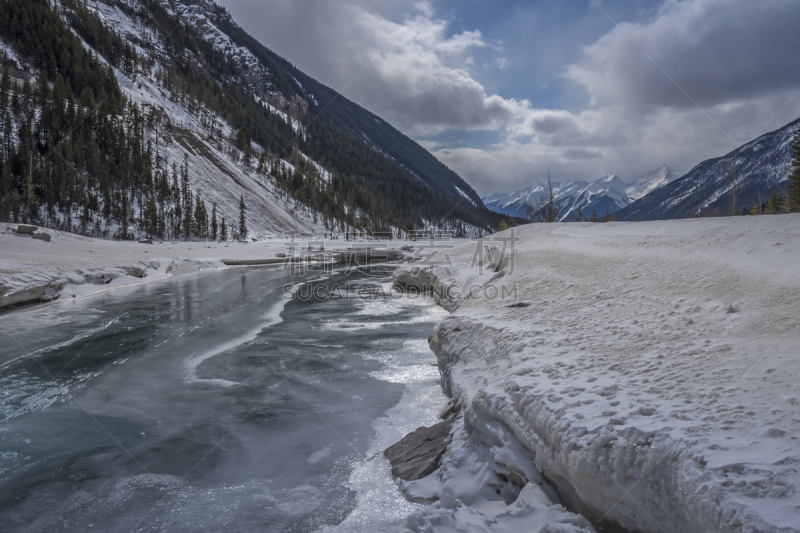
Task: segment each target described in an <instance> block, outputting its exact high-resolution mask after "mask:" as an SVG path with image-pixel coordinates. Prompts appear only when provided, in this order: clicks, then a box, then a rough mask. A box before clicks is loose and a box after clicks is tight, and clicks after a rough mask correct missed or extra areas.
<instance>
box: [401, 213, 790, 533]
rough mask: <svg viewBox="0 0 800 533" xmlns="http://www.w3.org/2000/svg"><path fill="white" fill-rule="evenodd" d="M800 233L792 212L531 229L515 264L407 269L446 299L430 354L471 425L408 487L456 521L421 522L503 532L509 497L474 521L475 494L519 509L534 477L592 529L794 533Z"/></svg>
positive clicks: (465, 259) (440, 515)
mask: <svg viewBox="0 0 800 533" xmlns="http://www.w3.org/2000/svg"><path fill="white" fill-rule="evenodd" d="M798 228H800V215H779V216H762V217H742V218H726V219H694V220H681V221H672V222H651V223H648V222H644V223H639V224H622V223H609V224H602V225H596V224H568V225H567V224H547V225H543V224H542V225H528V226H524V227H522V228H516V230H517V231H516V233H515V236H516V237H519V238H521V242H519V243H517V245H516V246H515V248H514V253H513V255H512V254H509V253H506V254H505V256H506V257H505V258H500V259H495V260H493V261H489V262H488V263H484V264H483V265H481V263H480V262H476V261H474V258H475V257H476V254H475V246H476V245H480V244H476V243H470V244H467V245H463V246H460V247H457V248H456V249H455V250H450V251H448V254H449V257H450V259H451V262H452V264H451V265H450V266H449V267H448V268H443V267H442V266H441V265H440V266H439V267H438V268H435V269H434V271H433V272H431V269H430V268H429V267H426V266H425V265H424V264H422V262H418V263H411V264H410V265H407V266H403V267H401V268H400V269H398V271H397V272H396V273H395V277H396V279H398V281H401V280H402V281H403V282H404V283H409V282H412V281H413V280H414V279H417V280H418V281H419V282H422V283H427V284H433V285H437V286H438V287H439V288H449V289H451V290H450V292H449V293H444V294H446V295H445V297H444V300H446V301H447V302H449V305H450V307H451V308H453V309H455V311H454V312H453V313H452V314H451V316H450V317H449V318H448V319H446V320H445V321H444V322H443V323H442V325H441V326H440V328H439V330H438V332H437V335H436V336H435V337H434V338H433V339H432V341H431V347H432V349H433V350H434V352H435V353H436V354H437V356H438V362H439V368H440V370H441V372H442V375H443V379H444V384H445V385H446V388H447V389H448V390H450V391H451V392H452V395H453V398H454V401H455V403H456V404H457V409H458V411H459V412H460V413H461V414H462V415H463V419H464V424H463V426H461V427H456V428H455V430H454V435H453V443H454V444H453V445H452V446H451V450H450V451H448V452H447V454H446V456H445V457H446V458H445V461H444V464H445V468H444V469H442V470H440V471H438V472H435V473H434V474H431V476H429V477H428V478H425V479H424V480H421V481H420V482H412V483H413V485H404V489H405V490H406V491H407V493H408V494H409V495H411V496H413V495H415V494H417V495H419V496H426V497H429V498H430V497H439V498H442V501H443V504H442V505H440V506H439V507H442V508H444V507H447V508H449V509H451V510H452V509H456V510H457V511H458V512H452V511H448V510H442V509H437V508H431V509H430V510H429V511H427V512H426V513H421V516H415V517H413V519H410V520H409V523H410V524H412V523H413V524H418V523H420V522H421V521H422V522H423V524H427V523H431V524H432V523H434V520H435V521H438V523H439V524H443V525H444V526H446V527H447V529H443V530H448V531H470V530H472V529H474V530H479V531H480V530H500V531H502V530H505V529H510V527H509V525H510V523H511V522H509V518H508V515H509V514H513V513H512V511H514V509H515V507H514V506H515V505H516V502H514V500H513V497H509V498H507V499H506V500H505V501H495V502H494V506H493V507H491V506H487V505H484V506H481V507H479V508H477V509H473V508H472V507H471V505H470V501H471V500H470V499H469V495H470V494H473V495H474V494H476V493H479V494H487V492H488V491H486V490H484V492H482V493H481V492H480V489H481V488H483V489H487V488H493V489H494V488H496V489H497V490H498V491H499V492H498V494H499V493H503V494H508V493H515V494H520V497H522V495H523V494H527V493H526V491H527V490H528V488H529V487H530V485H531V484H534V485H538V477H537V474H536V473H537V472H541V473H542V474H543V475H544V477H545V478H546V479H547V480H549V482H550V486H551V487H552V488H553V489H555V490H556V491H557V496H555V497H553V496H550V498H551V499H550V501H551V502H553V501H560V502H561V503H562V504H564V505H566V506H567V507H568V508H569V509H570V510H572V511H576V512H579V513H580V514H582V515H583V516H585V517H586V518H588V519H589V521H590V522H591V523H592V524H595V525H600V526H603V525H608V526H619V527H622V528H625V529H626V530H629V531H639V532H643V533H650V532H652V533H655V532H662V533H691V532H697V533H700V532H723V531H724V532H756V531H758V532H778V531H781V532H793V531H800V507H799V506H798V495H797V486H798V485H799V484H800V471H798V468H797V465H798V464H800V448H798V446H797V444H796V441H797V438H798V437H797V435H798V433H799V432H800V390H798V384H797V376H798V374H800V358H798V357H797V340H798V338H800V326H799V325H798V321H797V317H798V316H800V298H798V296H800V283H798V279H797V276H796V272H797V269H796V265H798V264H800V230H799V229H798ZM510 236H511V233H510V231H507V232H503V233H501V234H498V235H496V236H495V237H510ZM484 242H485V243H486V245H487V247H486V248H484V249H488V247H489V246H494V247H500V246H502V243H501V242H500V241H499V240H496V241H495V242H492V241H490V240H487V241H484ZM507 252H508V250H507ZM481 269H483V272H480V271H481ZM495 271H497V272H495ZM489 280H492V281H489ZM480 287H484V288H483V289H482V290H475V288H480ZM470 288H473V290H472V291H471V292H470V290H469V289H470ZM504 291H505V292H504ZM448 461H451V462H452V461H460V464H461V465H462V466H463V467H464V468H460V469H459V468H455V465H452V464H451V465H450V466H448V464H449V463H448ZM469 465H472V466H471V467H469ZM545 488H546V487H545ZM544 492H545V493H546V494H547V493H548V491H547V490H544ZM459 494H464V495H465V499H464V500H461V499H460V498H459ZM554 498H555V499H554ZM454 499H455V500H458V501H453V500H454ZM445 500H446V502H447V505H444V501H445ZM476 501H477V500H476ZM517 501H519V500H517ZM539 501H541V500H539ZM521 506H522V507H523V508H528V512H531V513H533V512H534V510H535V507H534V508H529V507H527V506H528V503H527V498H526V499H522V503H521ZM464 507H467V508H469V512H467V511H465V510H464ZM515 512H519V509H517V510H516V511H515ZM467 516H469V517H472V518H474V517H475V516H480V517H482V519H483V522H482V523H483V524H484V525H483V526H482V528H478V527H475V528H472V527H471V526H469V525H468V524H466V523H463V522H462V521H461V517H467ZM538 516H539V517H540V519H541V514H540V515H538ZM426 520H427V522H425V521H426ZM476 521H477V520H472V521H471V522H470V523H471V524H472V523H475V522H476ZM489 524H491V525H489ZM540 527H541V524H540V523H539V525H538V526H537V527H536V528H534V529H533V530H534V531H545V529H539V528H540ZM551 527H552V529H551V530H559V531H560V529H556V525H555V523H554V524H553V525H552V526H551ZM558 527H561V526H558ZM411 529H414V530H417V531H425V529H424V528H423V527H420V528H415V527H411ZM436 530H437V531H439V529H436Z"/></svg>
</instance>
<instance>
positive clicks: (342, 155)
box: [0, 0, 499, 236]
mask: <svg viewBox="0 0 800 533" xmlns="http://www.w3.org/2000/svg"><path fill="white" fill-rule="evenodd" d="M34 3H35V9H36V17H37V20H39V19H42V20H45V19H46V22H47V24H49V25H51V26H52V25H58V26H59V27H58V31H59V32H61V33H60V34H59V35H60V36H61V37H60V39H61V41H64V37H63V36H64V34H65V33H67V34H68V33H70V32H71V33H72V34H73V37H72V38H73V39H74V38H75V37H77V38H78V42H79V44H78V45H77V48H78V49H79V50H78V51H77V52H75V53H80V54H84V55H85V53H86V52H88V53H89V54H90V55H91V57H92V58H96V59H93V60H92V61H95V62H96V63H97V62H99V64H100V66H96V64H92V65H91V68H93V69H95V70H94V71H92V73H91V76H94V79H97V77H98V76H100V77H102V76H104V75H106V74H104V72H110V73H112V74H113V76H110V78H111V79H110V80H109V81H108V83H107V84H106V86H105V87H104V91H105V92H104V93H102V94H100V93H98V92H97V90H98V89H97V86H98V83H97V82H93V83H94V86H93V87H89V88H88V89H87V90H89V94H88V95H87V94H84V93H85V92H86V91H85V90H84V88H85V86H86V82H85V80H86V79H89V80H90V81H91V80H92V78H91V77H90V76H84V77H83V78H81V77H80V76H79V74H80V73H77V74H76V73H74V72H72V71H71V70H70V69H71V68H72V67H71V64H70V63H69V62H68V61H67V60H66V59H63V58H62V57H61V56H60V55H59V54H58V53H53V54H49V55H48V51H47V50H45V48H46V47H47V46H52V43H48V42H47V36H45V35H42V34H41V33H36V32H34V33H33V35H32V36H30V37H29V38H28V41H27V42H23V41H20V40H19V39H18V37H17V36H16V34H14V33H13V32H10V30H9V31H6V30H7V28H6V30H2V31H0V71H1V70H2V67H3V66H7V67H10V73H11V76H12V80H11V86H12V87H21V86H22V85H23V83H24V82H25V81H35V80H36V79H38V77H39V75H40V73H41V72H45V71H46V72H47V73H48V75H49V76H50V83H51V85H52V84H53V76H54V75H55V74H54V73H59V75H60V76H62V77H63V78H64V79H65V83H66V85H68V86H71V88H72V90H73V93H74V94H75V95H76V98H77V96H78V95H79V96H80V98H81V101H82V102H83V105H87V106H88V105H89V104H88V103H89V102H90V101H91V102H95V101H96V102H98V105H99V104H100V103H103V102H104V100H105V95H107V94H113V95H115V98H116V95H121V96H120V97H119V100H120V104H119V105H118V106H117V107H116V108H115V112H116V110H117V109H118V110H121V112H122V115H120V117H119V119H117V118H116V117H113V118H112V117H110V116H109V117H108V118H109V119H110V120H111V121H112V122H114V121H117V120H121V121H125V123H126V124H127V123H128V122H130V123H131V124H132V125H135V127H134V126H131V127H130V128H128V126H127V125H126V128H127V130H126V132H125V133H126V134H129V135H130V139H128V142H134V137H136V140H135V142H136V143H138V144H137V147H139V148H136V149H137V150H139V152H140V153H137V155H136V157H140V156H141V157H146V158H148V161H150V166H151V167H147V165H145V166H143V167H137V169H136V170H135V172H140V170H139V169H140V168H152V169H153V171H152V173H151V174H152V175H149V176H147V175H146V176H143V177H142V176H137V177H136V182H135V183H134V182H131V181H128V182H125V180H122V179H120V180H119V181H114V182H113V183H111V185H108V186H105V187H106V190H100V189H99V188H96V186H95V185H93V183H94V182H95V181H96V180H95V179H93V178H94V176H92V175H91V174H90V172H91V169H90V168H88V167H87V168H86V170H84V169H83V168H76V169H75V172H76V173H77V174H80V173H82V172H86V173H89V176H88V177H89V179H88V183H89V184H88V185H87V187H89V188H90V190H85V191H79V192H77V193H76V194H71V197H75V198H84V199H85V198H89V199H90V201H89V200H86V201H85V203H86V204H87V205H86V206H83V205H72V206H65V205H60V204H59V205H58V206H57V209H53V208H52V207H51V206H50V205H48V206H47V209H45V208H44V206H43V207H42V211H41V213H39V214H37V213H25V212H23V213H22V214H19V208H18V206H19V205H20V202H19V200H18V198H19V196H20V195H22V194H24V190H25V189H24V182H23V178H22V174H20V176H19V177H17V176H14V177H13V180H12V181H13V185H14V186H15V187H16V189H17V191H13V190H12V193H14V194H15V195H16V196H14V197H13V198H12V197H10V196H9V197H8V198H0V200H1V201H0V216H2V217H4V218H8V219H9V220H10V221H15V222H16V221H23V219H24V221H34V222H36V221H38V222H44V221H45V218H44V217H47V221H49V222H51V223H53V224H55V225H57V226H58V227H62V228H64V227H66V228H70V229H71V228H73V227H75V226H76V225H77V224H78V223H79V221H78V218H83V219H87V218H88V219H89V220H88V225H89V227H94V226H93V225H95V224H96V227H97V228H100V227H101V225H103V226H104V227H105V228H106V230H104V231H103V232H102V233H103V235H106V236H107V235H108V230H110V231H111V233H113V234H116V233H115V232H117V231H118V228H120V227H121V225H126V227H127V224H130V232H129V233H128V235H136V234H138V233H141V232H144V231H147V230H144V229H142V227H143V226H144V225H145V224H144V222H142V221H143V219H144V217H145V215H144V212H145V209H146V207H147V208H150V207H149V206H148V203H149V204H150V205H152V209H151V215H152V218H153V219H156V218H158V219H159V220H161V225H162V226H163V220H164V219H165V218H166V219H169V218H170V217H171V216H178V218H179V217H180V215H176V211H178V209H179V207H180V205H179V204H180V203H182V202H183V199H184V198H186V197H189V196H190V197H191V201H194V202H200V201H202V202H204V203H205V204H207V206H206V207H207V210H208V212H209V213H210V212H211V210H212V205H215V206H216V213H217V215H218V216H219V217H220V218H224V219H226V220H227V221H228V224H229V225H230V224H231V223H233V222H234V221H236V220H237V217H238V212H239V199H240V198H244V199H245V202H246V204H247V226H248V227H249V230H250V233H251V234H281V233H285V232H302V233H315V234H320V233H345V232H347V233H349V232H352V231H363V230H365V229H367V230H381V231H385V230H391V229H393V230H398V229H403V230H406V231H407V230H410V229H413V228H422V227H426V228H428V227H430V228H438V229H453V230H456V231H458V232H461V233H464V234H476V233H479V232H481V231H486V230H490V229H491V228H492V227H494V226H496V224H497V222H499V218H498V217H497V215H496V214H494V213H492V212H490V211H488V210H487V209H485V207H484V206H483V205H482V204H481V202H480V197H479V196H478V195H477V193H476V192H475V191H474V190H473V189H472V187H470V186H469V185H468V184H467V183H466V182H464V181H463V180H462V179H461V178H460V177H459V176H458V175H457V174H455V173H454V172H452V171H451V170H449V169H448V168H447V167H446V166H444V165H443V164H442V163H440V162H439V161H438V160H437V159H436V158H435V157H433V155H431V154H430V153H429V152H427V151H426V150H425V149H423V148H422V147H421V146H419V145H418V144H417V143H415V142H414V141H412V140H411V139H409V138H407V137H406V136H404V135H403V134H402V133H400V132H399V131H397V130H396V129H394V128H393V127H392V126H391V125H389V124H388V123H386V122H385V121H384V120H382V119H381V118H380V117H377V116H375V115H374V114H372V113H370V112H368V111H366V110H365V109H363V108H361V107H360V106H358V105H357V104H355V103H353V102H350V101H349V100H347V99H346V98H344V97H343V96H341V95H340V94H338V93H336V92H335V91H333V90H332V89H330V88H328V87H326V86H324V85H322V84H320V83H319V82H317V81H316V80H314V79H313V78H310V77H309V76H307V75H306V74H304V73H303V72H301V71H299V70H297V69H296V68H295V67H294V66H293V65H291V64H290V63H289V62H288V61H287V60H285V59H284V58H281V57H279V56H277V55H276V54H274V53H273V52H272V51H270V50H268V49H267V48H265V47H264V46H263V45H261V44H260V43H258V42H257V41H256V40H255V39H254V38H252V37H251V36H250V35H248V34H247V33H246V32H245V31H244V30H243V29H242V28H241V27H240V26H238V24H236V22H235V21H233V19H232V18H231V16H230V14H229V13H228V12H227V10H225V8H223V7H221V6H219V5H217V4H216V3H214V2H213V1H211V0H169V1H167V0H100V1H98V0H88V1H86V2H83V1H77V0H64V1H62V2H55V3H47V2H43V1H41V0H36V1H35V2H34ZM3 9H4V11H3V13H4V17H5V16H10V17H12V18H13V17H14V16H16V15H15V14H19V13H17V12H18V11H19V12H20V13H22V11H24V10H25V9H26V8H25V3H24V1H23V0H14V1H13V2H9V3H8V5H7V6H6V7H4V8H3ZM19 16H20V17H21V16H22V15H21V14H19ZM26 16H28V15H26ZM42 24H44V22H43V23H42ZM36 39H39V41H36ZM64 42H66V41H64ZM81 45H83V48H84V50H85V52H84V51H83V50H80V48H81ZM26 47H27V48H26ZM37 54H39V55H42V57H37ZM65 57H68V56H65ZM64 61H67V62H66V63H64ZM62 63H63V64H62ZM84 63H86V62H84ZM43 65H44V67H43ZM92 91H94V93H95V94H93V95H91V93H92ZM57 94H59V95H62V94H63V91H60V92H58V93H57ZM89 96H93V99H88V98H89ZM59 97H60V96H59ZM65 105H71V104H69V103H68V102H66V103H65V102H54V107H59V106H65ZM40 114H41V111H40V110H38V109H36V108H35V107H33V105H32V106H30V109H26V110H25V112H24V113H21V114H17V115H14V117H12V118H11V123H12V126H13V128H12V130H13V131H14V132H16V131H17V130H18V129H20V128H19V127H20V126H21V123H20V121H22V120H23V118H24V116H26V115H27V116H34V117H36V116H40ZM30 126H31V128H32V129H34V134H35V135H37V136H38V135H39V134H40V131H45V130H44V129H43V127H44V126H42V125H40V124H37V123H36V121H34V122H33V123H32V124H31V125H30ZM72 131H74V128H65V133H64V138H66V139H67V140H70V135H71V132H72ZM56 133H60V132H56ZM15 135H16V133H15ZM4 142H6V141H5V140H4ZM10 143H11V144H12V145H14V144H19V143H18V141H17V140H16V139H13V140H11V141H10ZM145 146H146V147H145ZM51 148H52V147H51V146H50V145H47V144H45V143H41V144H40V145H39V148H38V153H36V154H34V155H33V158H32V159H33V166H34V167H36V168H53V165H52V163H51V160H52V159H53V158H54V157H60V156H56V155H54V153H51ZM109 150H110V149H109ZM106 155H107V154H105V153H103V154H101V157H106ZM15 157H16V156H15ZM26 157H27V156H26ZM81 164H83V163H81ZM175 166H177V167H179V168H181V169H183V168H187V170H186V172H185V173H186V174H187V175H188V187H187V188H185V190H184V189H183V188H182V190H180V191H178V192H177V194H173V192H172V191H170V192H169V194H167V189H168V188H170V187H167V186H166V185H164V186H162V182H164V181H169V182H170V186H171V185H172V181H173V180H172V179H171V177H172V175H174V170H171V169H174V167H175ZM20 172H22V171H20ZM126 172H127V170H126ZM147 172H150V171H149V170H148V171H145V172H144V173H145V174H147ZM165 175H166V176H167V178H166V179H164V176H165ZM34 177H36V176H34ZM39 179H40V182H41V185H39V184H34V187H35V190H37V191H38V193H39V194H40V200H41V201H48V202H51V200H48V198H49V197H52V194H51V193H50V192H49V191H47V190H45V189H46V187H47V183H48V179H49V178H48V176H45V175H42V176H40V177H39ZM159 180H161V181H159ZM92 187H95V188H92ZM159 187H160V189H159ZM171 188H172V190H173V191H174V190H175V187H171ZM187 191H188V194H186V193H187ZM401 191H402V192H401ZM174 198H180V199H181V200H175V199H174ZM81 201H84V200H81ZM191 201H190V204H191ZM121 203H124V204H125V205H126V209H129V210H130V212H128V211H126V214H125V216H124V217H121V215H120V214H119V204H121ZM112 204H113V205H112ZM14 206H17V207H14ZM9 213H10V214H9ZM76 213H81V214H80V215H78V214H76ZM147 216H150V215H147ZM18 219H19V220H18ZM70 219H71V222H70ZM123 220H125V221H126V222H124V223H123ZM83 224H84V225H85V220H84V222H83ZM178 224H180V223H178ZM187 231H188V230H187ZM91 233H92V235H95V232H91ZM168 233H169V231H167V234H168Z"/></svg>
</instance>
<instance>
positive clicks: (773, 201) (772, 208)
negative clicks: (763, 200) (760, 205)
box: [764, 190, 781, 215]
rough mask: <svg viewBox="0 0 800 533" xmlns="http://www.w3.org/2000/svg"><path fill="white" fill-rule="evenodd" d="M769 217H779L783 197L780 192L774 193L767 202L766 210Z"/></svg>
mask: <svg viewBox="0 0 800 533" xmlns="http://www.w3.org/2000/svg"><path fill="white" fill-rule="evenodd" d="M764 212H765V213H767V214H768V215H777V214H778V213H780V212H781V197H780V195H779V194H778V191H777V190H775V191H772V196H770V197H769V200H767V208H766V209H765V210H764Z"/></svg>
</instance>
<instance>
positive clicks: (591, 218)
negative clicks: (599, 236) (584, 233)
mask: <svg viewBox="0 0 800 533" xmlns="http://www.w3.org/2000/svg"><path fill="white" fill-rule="evenodd" d="M589 221H590V222H600V219H599V218H597V209H595V210H593V211H592V214H591V216H590V217H589Z"/></svg>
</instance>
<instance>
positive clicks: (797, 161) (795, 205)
mask: <svg viewBox="0 0 800 533" xmlns="http://www.w3.org/2000/svg"><path fill="white" fill-rule="evenodd" d="M788 178H789V187H788V189H789V190H788V191H787V192H788V196H789V197H788V201H787V204H788V207H789V211H790V212H795V211H800V129H798V130H797V131H795V133H794V141H793V142H792V164H791V166H790V167H789V176H788Z"/></svg>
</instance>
